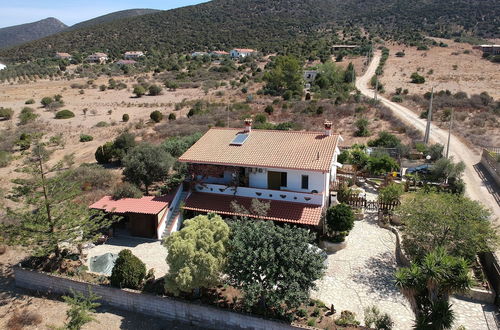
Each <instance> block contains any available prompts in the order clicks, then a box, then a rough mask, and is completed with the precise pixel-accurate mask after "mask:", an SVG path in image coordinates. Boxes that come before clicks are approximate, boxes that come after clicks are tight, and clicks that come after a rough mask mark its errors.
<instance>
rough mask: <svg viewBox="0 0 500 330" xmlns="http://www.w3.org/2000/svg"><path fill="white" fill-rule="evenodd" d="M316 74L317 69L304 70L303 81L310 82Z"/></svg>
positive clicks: (314, 78)
mask: <svg viewBox="0 0 500 330" xmlns="http://www.w3.org/2000/svg"><path fill="white" fill-rule="evenodd" d="M317 75H318V71H316V70H305V71H304V81H305V82H307V83H312V82H314V80H316V76H317Z"/></svg>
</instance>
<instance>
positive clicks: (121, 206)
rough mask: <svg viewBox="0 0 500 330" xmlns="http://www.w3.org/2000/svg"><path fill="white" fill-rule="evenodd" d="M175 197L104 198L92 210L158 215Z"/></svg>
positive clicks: (92, 206) (91, 206)
mask: <svg viewBox="0 0 500 330" xmlns="http://www.w3.org/2000/svg"><path fill="white" fill-rule="evenodd" d="M172 199H173V195H165V196H159V197H158V196H144V197H142V198H121V199H113V197H111V196H104V197H103V198H101V199H100V200H98V201H97V202H95V203H94V204H92V205H90V206H89V207H90V208H91V209H99V210H103V211H106V212H111V213H127V212H129V213H141V214H158V213H160V212H161V211H162V210H163V209H164V208H166V207H167V206H168V205H169V203H170V202H171V201H172Z"/></svg>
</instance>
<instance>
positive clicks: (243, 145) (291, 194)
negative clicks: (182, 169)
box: [179, 119, 342, 230]
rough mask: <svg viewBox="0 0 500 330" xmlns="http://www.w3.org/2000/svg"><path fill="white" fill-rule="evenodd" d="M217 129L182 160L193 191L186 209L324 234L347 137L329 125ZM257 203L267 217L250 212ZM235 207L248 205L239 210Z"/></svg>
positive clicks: (192, 148) (246, 126)
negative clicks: (314, 128) (325, 214)
mask: <svg viewBox="0 0 500 330" xmlns="http://www.w3.org/2000/svg"><path fill="white" fill-rule="evenodd" d="M251 124H252V121H251V120H250V119H248V120H246V121H245V128H244V129H239V128H211V129H210V130H209V131H208V132H207V133H205V135H203V136H202V137H201V139H199V140H198V142H196V143H195V144H194V145H193V146H192V147H191V148H189V149H188V150H187V151H186V152H185V153H184V154H183V155H182V156H181V157H180V158H179V162H181V163H187V164H188V169H189V172H190V177H191V180H192V183H193V188H192V189H191V191H190V193H189V194H188V195H187V198H186V200H185V201H184V203H183V206H182V208H183V209H184V210H186V211H190V212H195V213H217V214H221V215H226V216H234V215H236V216H248V217H250V218H260V219H263V220H271V221H276V222H281V223H289V224H295V225H301V226H306V227H309V228H311V229H314V230H321V227H322V223H321V221H322V220H321V219H322V214H323V212H324V210H325V209H326V208H327V207H328V206H329V205H330V202H331V200H330V199H331V197H330V184H331V183H332V182H335V181H336V174H337V168H338V167H341V166H342V165H341V164H339V163H338V162H337V157H338V155H339V154H340V150H339V148H338V145H339V144H340V142H341V141H342V138H341V137H340V135H338V134H333V132H332V123H331V122H329V121H326V122H325V126H324V130H323V131H319V132H306V131H281V130H261V129H256V130H252V127H251ZM252 199H258V200H259V201H261V202H265V203H269V209H268V211H267V212H266V214H261V215H255V214H251V213H248V212H251V211H249V210H250V209H251V204H252ZM234 203H237V204H238V205H240V206H242V208H240V209H235V208H234Z"/></svg>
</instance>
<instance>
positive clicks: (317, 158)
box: [316, 151, 319, 160]
mask: <svg viewBox="0 0 500 330" xmlns="http://www.w3.org/2000/svg"><path fill="white" fill-rule="evenodd" d="M316 160H319V151H318V153H317V154H316Z"/></svg>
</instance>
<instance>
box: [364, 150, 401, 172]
mask: <svg viewBox="0 0 500 330" xmlns="http://www.w3.org/2000/svg"><path fill="white" fill-rule="evenodd" d="M366 169H367V171H368V172H369V173H371V174H373V175H384V174H386V173H388V172H392V171H397V170H399V164H398V163H397V162H396V160H395V159H394V158H392V157H391V156H389V155H387V154H382V155H378V156H371V157H370V158H368V163H367V164H366Z"/></svg>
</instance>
